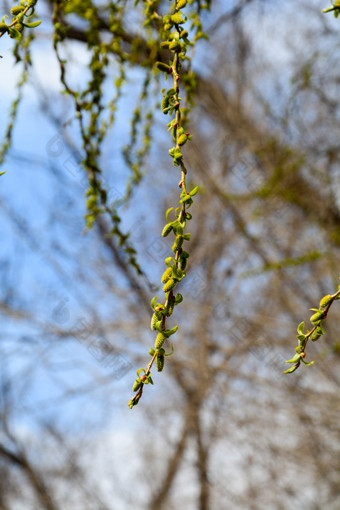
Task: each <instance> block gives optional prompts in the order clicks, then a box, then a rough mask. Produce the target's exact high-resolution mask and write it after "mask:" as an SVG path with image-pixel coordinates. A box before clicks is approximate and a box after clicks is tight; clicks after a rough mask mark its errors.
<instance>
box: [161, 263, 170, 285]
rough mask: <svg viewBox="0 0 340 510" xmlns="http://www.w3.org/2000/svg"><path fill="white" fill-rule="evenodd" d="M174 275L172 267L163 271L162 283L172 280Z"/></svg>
mask: <svg viewBox="0 0 340 510" xmlns="http://www.w3.org/2000/svg"><path fill="white" fill-rule="evenodd" d="M171 276H172V268H171V267H168V268H167V269H166V270H165V271H164V273H163V276H162V283H166V282H168V281H169V280H170V278H171Z"/></svg>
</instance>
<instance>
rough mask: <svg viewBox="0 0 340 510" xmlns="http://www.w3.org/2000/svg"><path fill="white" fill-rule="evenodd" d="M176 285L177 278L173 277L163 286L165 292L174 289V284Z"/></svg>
mask: <svg viewBox="0 0 340 510" xmlns="http://www.w3.org/2000/svg"><path fill="white" fill-rule="evenodd" d="M175 285H176V280H174V279H173V278H171V279H170V280H169V281H168V282H166V284H165V285H164V287H163V292H170V290H172V289H173V288H174V286H175Z"/></svg>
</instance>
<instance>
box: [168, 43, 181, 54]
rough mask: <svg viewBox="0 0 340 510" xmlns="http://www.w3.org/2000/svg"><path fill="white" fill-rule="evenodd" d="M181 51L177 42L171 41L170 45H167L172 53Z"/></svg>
mask: <svg viewBox="0 0 340 510" xmlns="http://www.w3.org/2000/svg"><path fill="white" fill-rule="evenodd" d="M181 49H182V46H181V43H180V42H178V41H172V43H170V45H169V50H170V51H173V52H174V53H175V52H176V51H181Z"/></svg>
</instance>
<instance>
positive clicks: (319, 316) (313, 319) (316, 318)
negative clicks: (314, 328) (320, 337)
mask: <svg viewBox="0 0 340 510" xmlns="http://www.w3.org/2000/svg"><path fill="white" fill-rule="evenodd" d="M323 318H324V314H323V313H322V312H316V313H315V314H314V315H312V316H311V318H310V321H311V322H312V323H313V324H315V323H317V322H320V321H321V320H322V319H323Z"/></svg>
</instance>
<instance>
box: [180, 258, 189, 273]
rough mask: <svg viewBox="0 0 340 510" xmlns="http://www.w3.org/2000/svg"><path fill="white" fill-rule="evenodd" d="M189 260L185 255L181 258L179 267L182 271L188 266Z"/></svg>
mask: <svg viewBox="0 0 340 510" xmlns="http://www.w3.org/2000/svg"><path fill="white" fill-rule="evenodd" d="M187 261H188V259H187V258H185V257H181V258H180V259H179V262H178V267H179V269H181V271H184V270H185V268H186V267H187Z"/></svg>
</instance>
